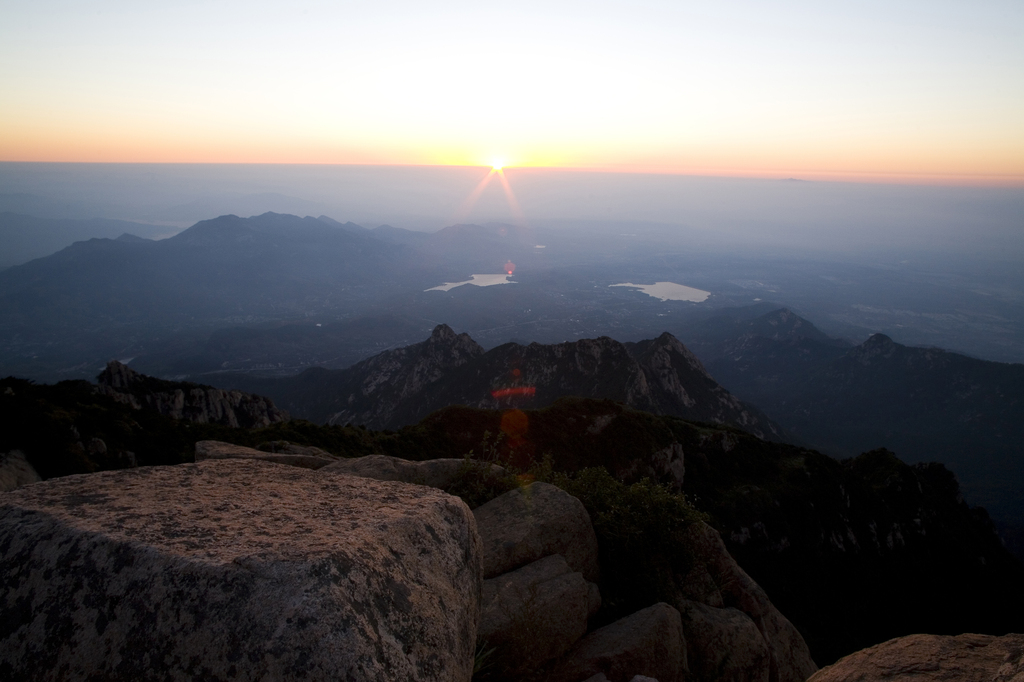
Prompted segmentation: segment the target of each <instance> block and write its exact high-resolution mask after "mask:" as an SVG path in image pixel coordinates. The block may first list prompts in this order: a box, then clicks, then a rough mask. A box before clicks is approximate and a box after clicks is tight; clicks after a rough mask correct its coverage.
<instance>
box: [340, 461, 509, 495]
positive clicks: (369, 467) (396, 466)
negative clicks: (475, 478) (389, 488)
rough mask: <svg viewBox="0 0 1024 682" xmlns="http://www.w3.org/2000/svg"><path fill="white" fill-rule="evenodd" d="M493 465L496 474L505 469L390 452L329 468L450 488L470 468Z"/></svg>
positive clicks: (385, 479)
mask: <svg viewBox="0 0 1024 682" xmlns="http://www.w3.org/2000/svg"><path fill="white" fill-rule="evenodd" d="M470 466H476V467H489V470H490V471H492V472H494V473H499V474H503V473H504V472H505V470H504V469H503V468H501V467H499V466H498V465H496V464H484V463H480V462H471V461H467V460H465V459H454V458H442V459H428V460H424V461H422V462H413V461H411V460H407V459H401V458H400V457H391V456H389V455H366V456H364V457H355V458H352V459H343V460H339V461H337V462H334V463H333V464H331V465H329V466H327V467H325V469H324V470H325V471H329V472H336V473H341V474H351V475H352V476H363V477H365V478H374V479H377V480H378V481H403V482H405V483H416V484H418V485H428V486H430V487H432V488H447V487H448V486H449V485H451V484H452V483H453V482H454V481H455V479H456V477H457V476H459V474H461V473H462V472H463V471H465V470H466V468H467V467H470Z"/></svg>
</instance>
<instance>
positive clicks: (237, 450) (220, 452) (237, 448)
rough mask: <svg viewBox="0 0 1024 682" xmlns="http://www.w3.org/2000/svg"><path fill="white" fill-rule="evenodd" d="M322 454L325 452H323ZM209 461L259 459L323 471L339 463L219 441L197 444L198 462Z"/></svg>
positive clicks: (325, 458)
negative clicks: (324, 468)
mask: <svg viewBox="0 0 1024 682" xmlns="http://www.w3.org/2000/svg"><path fill="white" fill-rule="evenodd" d="M317 449H319V448H317ZM321 452H323V451H322V450H321ZM324 455H327V453H324ZM208 459H258V460H261V461H264V462H274V463H275V464H287V465H288V466H293V467H301V468H303V469H321V468H323V467H325V466H327V465H328V464H332V463H334V462H335V461H337V460H336V459H334V458H330V456H327V457H324V456H315V455H309V454H299V455H297V454H284V453H273V452H264V451H263V450H256V449H254V448H247V447H245V446H244V445H234V444H232V443H222V442H221V441H219V440H201V441H199V442H198V443H196V461H197V462H203V461H205V460H208Z"/></svg>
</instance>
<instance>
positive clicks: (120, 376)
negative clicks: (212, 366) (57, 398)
mask: <svg viewBox="0 0 1024 682" xmlns="http://www.w3.org/2000/svg"><path fill="white" fill-rule="evenodd" d="M96 380H97V381H98V382H99V389H98V390H99V392H100V393H102V394H104V395H108V396H110V397H112V398H114V399H115V400H118V401H120V402H123V403H126V404H128V405H131V406H132V407H134V408H135V409H137V410H138V409H142V408H143V407H145V408H148V409H151V410H156V411H157V412H159V413H160V414H162V415H165V416H167V417H171V418H173V419H184V420H187V421H191V422H196V423H198V424H223V425H224V426H233V427H236V428H237V427H241V428H259V427H263V426H269V425H270V424H273V423H276V422H281V421H287V419H288V413H287V412H284V411H282V410H279V409H277V407H275V406H274V402H273V401H272V400H271V399H270V398H265V397H263V396H259V395H253V394H251V393H244V392H242V391H226V390H224V389H220V388H214V387H213V386H203V385H200V384H192V383H186V382H174V381H163V380H161V379H155V378H153V377H150V376H146V375H145V374H139V373H138V372H136V371H135V370H133V369H131V368H130V367H128V366H127V365H124V364H122V363H120V362H118V361H116V360H111V361H110V362H108V363H107V367H106V369H104V370H103V372H101V373H100V375H99V376H98V377H97V378H96Z"/></svg>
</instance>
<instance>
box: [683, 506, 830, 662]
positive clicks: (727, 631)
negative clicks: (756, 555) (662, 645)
mask: <svg viewBox="0 0 1024 682" xmlns="http://www.w3.org/2000/svg"><path fill="white" fill-rule="evenodd" d="M686 536H687V543H686V544H687V547H688V548H689V549H690V551H691V552H692V554H693V557H694V567H693V569H692V570H691V571H690V573H689V575H687V576H686V578H685V580H684V581H683V591H684V594H685V597H686V598H685V599H681V600H680V602H679V603H678V604H677V606H678V607H679V609H680V611H682V612H683V613H684V615H685V617H684V620H683V629H684V632H685V633H686V642H687V647H688V648H689V650H690V651H691V652H692V653H693V655H694V659H695V660H696V661H697V662H696V663H695V665H694V673H695V675H696V676H697V679H703V680H708V681H710V680H713V679H718V678H719V677H720V676H721V672H722V671H721V670H720V669H719V668H717V667H709V666H710V665H711V663H712V662H713V661H714V658H712V661H708V660H707V656H708V655H709V654H710V655H711V656H712V657H718V656H721V651H720V650H719V647H721V646H722V645H727V646H728V647H730V649H729V652H730V655H731V656H734V657H735V658H734V659H733V660H730V661H729V662H728V663H727V664H726V665H728V666H729V667H730V671H731V672H732V673H733V675H734V676H732V677H728V678H726V679H734V680H765V681H767V682H802V681H803V680H806V679H807V678H808V677H810V676H811V675H812V674H813V673H814V672H815V671H816V670H817V669H818V666H817V665H815V663H814V661H813V660H812V659H811V654H810V651H809V650H808V648H807V644H806V642H804V639H803V637H802V636H801V635H800V633H799V631H797V629H796V628H795V627H794V626H793V624H792V623H790V622H789V620H787V619H786V617H785V616H783V615H782V614H781V613H779V610H778V609H777V608H775V606H774V605H773V604H772V603H771V601H770V600H769V599H768V595H767V594H765V592H764V590H763V589H761V586H760V585H758V584H757V583H756V582H754V581H753V580H752V579H751V578H750V576H748V575H747V574H746V572H744V570H743V569H742V568H740V566H739V564H737V563H736V561H735V559H733V558H732V556H731V555H730V554H729V551H728V550H727V549H726V547H725V543H724V542H722V538H721V536H720V535H719V534H718V531H716V530H715V529H714V528H712V527H711V526H708V525H707V524H705V523H703V522H700V521H698V522H696V523H693V524H691V525H690V527H689V528H688V529H687V533H686ZM716 652H717V653H716ZM733 652H734V653H733ZM702 672H703V673H705V675H702V674H701V673H702Z"/></svg>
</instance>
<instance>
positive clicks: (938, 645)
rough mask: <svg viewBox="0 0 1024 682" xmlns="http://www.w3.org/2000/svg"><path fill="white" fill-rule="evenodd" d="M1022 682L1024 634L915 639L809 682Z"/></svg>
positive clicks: (855, 657)
mask: <svg viewBox="0 0 1024 682" xmlns="http://www.w3.org/2000/svg"><path fill="white" fill-rule="evenodd" d="M933 680H934V681H935V682H947V681H948V682H953V681H954V680H955V681H956V682H1020V681H1021V680H1024V635H1020V634H1011V635H1005V636H1003V637H994V636H992V635H974V634H964V635H957V636H955V637H951V636H943V635H909V636H907V637H898V638H896V639H890V640H889V641H888V642H882V643H881V644H876V645H875V646H873V647H870V648H868V649H862V650H861V651H857V652H855V653H852V654H850V655H849V656H846V657H845V658H841V659H839V660H838V661H836V662H835V663H833V664H832V665H829V666H826V667H824V668H822V669H821V670H819V671H818V672H817V673H815V675H814V676H813V677H811V678H810V680H808V682H875V681H877V682H883V681H884V682H931V681H933Z"/></svg>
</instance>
